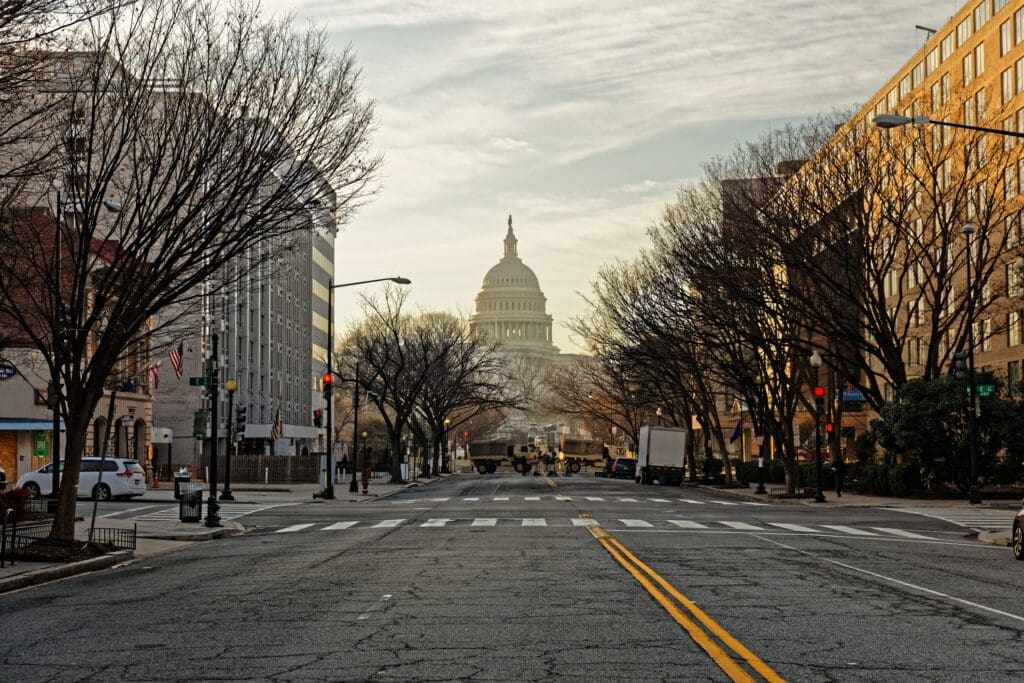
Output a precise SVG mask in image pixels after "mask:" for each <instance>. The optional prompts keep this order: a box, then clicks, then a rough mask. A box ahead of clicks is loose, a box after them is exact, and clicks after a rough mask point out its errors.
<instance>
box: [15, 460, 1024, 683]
mask: <svg viewBox="0 0 1024 683" xmlns="http://www.w3.org/2000/svg"><path fill="white" fill-rule="evenodd" d="M550 483H555V484H557V487H552V486H550V485H549V484H550ZM136 507H138V506H136ZM110 509H113V510H116V509H117V508H110ZM122 509H124V510H130V509H131V505H130V504H127V505H126V506H125V507H123V508H122ZM126 514H127V515H131V514H139V515H142V514H152V510H149V511H147V510H140V511H138V512H137V513H130V512H129V513H126ZM237 521H239V522H242V523H243V524H245V525H246V526H247V527H248V528H251V529H252V530H251V531H250V533H248V534H245V535H243V536H237V537H233V538H230V539H225V540H220V541H215V542H210V543H202V544H196V545H193V546H191V547H189V548H187V549H185V550H181V551H177V552H174V553H168V554H164V555H160V556H156V557H151V558H147V559H146V560H143V561H139V562H135V563H132V564H129V565H127V566H125V567H122V568H118V569H115V570H112V571H106V572H101V573H97V574H93V575H87V576H82V577H77V578H74V579H69V580H66V581H63V582H60V583H56V584H50V585H47V586H40V587H36V588H32V589H26V590H24V591H20V592H17V593H12V594H7V595H3V596H0V633H3V636H2V638H0V679H3V680H5V681H6V680H52V679H56V680H99V681H109V680H117V679H122V680H138V679H150V680H152V679H162V680H180V679H195V680H217V679H246V678H248V679H260V680H265V679H275V678H276V679H285V680H304V679H320V680H516V681H530V680H580V681H596V680H631V681H636V680H673V681H678V680H730V678H732V679H734V680H744V678H743V677H744V676H748V677H750V678H752V679H754V680H766V679H767V680H779V679H785V680H794V681H804V680H807V681H819V680H820V681H829V680H843V681H846V680H879V681H883V680H884V681H892V680H929V681H934V680H965V679H968V678H969V679H973V680H984V681H998V680H1019V679H1020V671H1021V669H1022V667H1024V654H1022V646H1021V642H1022V634H1024V607H1022V606H1021V605H1022V601H1021V599H1020V596H1021V595H1022V592H1024V563H1017V562H1015V561H1014V560H1013V558H1012V556H1011V555H1010V552H1009V550H1007V549H1004V548H996V547H993V546H987V545H981V544H978V543H977V542H975V541H971V540H969V539H967V538H966V537H965V534H966V533H968V530H967V529H965V528H963V527H960V526H955V525H953V524H951V523H949V522H945V521H943V520H940V519H935V518H931V517H925V516H920V515H913V514H907V513H903V512H895V511H890V510H878V509H863V508H841V509H836V508H828V507H821V508H819V507H806V506H792V505H789V506H787V505H763V504H762V505H758V504H750V503H746V502H742V501H738V500H737V499H734V498H724V497H718V496H715V495H711V494H709V493H706V492H703V491H697V490H694V489H689V488H660V487H640V486H638V485H636V484H633V483H632V482H631V481H609V480H604V479H595V478H593V477H585V476H575V477H572V478H564V477H563V478H558V479H555V480H547V479H546V478H544V477H521V476H519V475H514V474H504V473H499V474H494V475H485V476H479V475H463V476H458V477H452V478H449V479H447V480H445V481H443V482H438V483H435V484H431V485H430V486H428V487H421V488H415V489H410V490H408V491H405V492H403V493H400V494H398V495H393V496H390V497H387V498H383V499H379V500H371V501H366V502H361V503H358V504H357V503H341V502H327V503H302V504H293V505H284V506H280V507H273V508H268V509H262V510H259V509H256V508H253V511H251V512H248V513H247V514H245V515H244V516H243V517H240V518H238V519H237ZM776 677H777V678H776Z"/></svg>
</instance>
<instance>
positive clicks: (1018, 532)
mask: <svg viewBox="0 0 1024 683" xmlns="http://www.w3.org/2000/svg"><path fill="white" fill-rule="evenodd" d="M1011 545H1012V546H1013V556H1014V557H1016V558H1017V559H1018V560H1024V507H1021V509H1020V511H1019V512H1018V513H1017V516H1016V517H1014V518H1013V539H1012V542H1011Z"/></svg>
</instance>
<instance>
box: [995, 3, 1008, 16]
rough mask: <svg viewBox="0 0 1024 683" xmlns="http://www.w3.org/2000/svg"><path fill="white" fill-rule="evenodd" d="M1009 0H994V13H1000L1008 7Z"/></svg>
mask: <svg viewBox="0 0 1024 683" xmlns="http://www.w3.org/2000/svg"><path fill="white" fill-rule="evenodd" d="M1007 2H1009V0H992V14H999V10H1001V9H1003V8H1004V7H1006V3H1007Z"/></svg>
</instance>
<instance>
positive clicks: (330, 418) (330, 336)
mask: <svg viewBox="0 0 1024 683" xmlns="http://www.w3.org/2000/svg"><path fill="white" fill-rule="evenodd" d="M373 282H394V283H395V284H396V285H408V284H411V283H412V280H410V279H409V278H405V277H401V276H395V277H379V278H374V279H372V280H359V281H358V282H342V283H339V284H334V280H333V279H331V280H328V283H327V373H326V374H327V376H330V377H331V378H332V379H333V377H334V290H336V289H341V288H342V287H355V286H357V285H368V284H371V283H373ZM355 391H356V399H355V405H354V406H353V409H354V410H355V412H356V415H358V414H359V369H358V367H357V368H356V388H355ZM325 393H326V395H325V397H324V398H326V399H327V438H326V439H325V445H326V453H327V462H328V465H330V463H331V452H332V449H333V446H334V444H333V443H332V442H333V439H334V434H333V433H332V430H333V429H334V394H333V393H332V391H328V392H325ZM357 428H358V425H356V426H354V427H353V431H352V462H353V463H355V458H356V436H355V435H356V431H355V430H356V429H357ZM327 482H328V483H327V488H326V490H325V492H324V497H325V498H333V497H334V473H333V472H331V473H330V475H329V476H328V478H327ZM358 490H359V489H358V488H357V486H356V468H355V466H354V465H353V467H352V483H351V484H350V485H349V492H350V493H355V492H356V491H358Z"/></svg>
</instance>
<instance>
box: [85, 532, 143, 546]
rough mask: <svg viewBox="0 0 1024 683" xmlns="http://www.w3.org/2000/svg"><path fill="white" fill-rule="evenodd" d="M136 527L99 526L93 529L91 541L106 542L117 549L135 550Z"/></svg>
mask: <svg viewBox="0 0 1024 683" xmlns="http://www.w3.org/2000/svg"><path fill="white" fill-rule="evenodd" d="M137 538H138V536H137V534H136V528H135V527H134V526H133V527H132V528H131V529H124V528H100V527H97V528H95V529H93V532H92V542H93V543H106V544H108V545H111V546H113V547H114V548H116V549H117V550H135V544H136V542H137Z"/></svg>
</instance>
